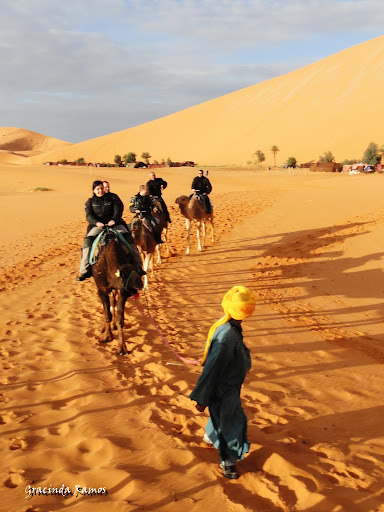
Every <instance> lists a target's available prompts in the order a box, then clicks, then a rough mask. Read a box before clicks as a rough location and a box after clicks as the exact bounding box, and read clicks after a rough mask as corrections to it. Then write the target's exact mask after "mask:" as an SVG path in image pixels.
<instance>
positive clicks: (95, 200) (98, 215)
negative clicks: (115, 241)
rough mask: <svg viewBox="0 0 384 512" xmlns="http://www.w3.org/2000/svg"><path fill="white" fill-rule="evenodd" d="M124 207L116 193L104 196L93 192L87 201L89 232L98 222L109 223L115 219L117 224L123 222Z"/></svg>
mask: <svg viewBox="0 0 384 512" xmlns="http://www.w3.org/2000/svg"><path fill="white" fill-rule="evenodd" d="M116 198H117V199H118V200H117V199H116ZM122 208H124V206H123V203H122V202H121V200H120V198H119V197H118V196H116V194H111V193H108V194H104V195H103V196H102V197H97V196H96V195H95V194H93V196H92V197H90V198H89V199H88V201H87V202H86V203H85V215H86V219H87V221H88V224H89V225H88V229H87V233H88V231H90V230H91V229H92V228H93V227H95V226H96V223H97V222H102V223H103V224H108V222H109V221H110V220H114V221H115V223H116V224H121V220H122V219H121V215H122V213H123V210H122Z"/></svg>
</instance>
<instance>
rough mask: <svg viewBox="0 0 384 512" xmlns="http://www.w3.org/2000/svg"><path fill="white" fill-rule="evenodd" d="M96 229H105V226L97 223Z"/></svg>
mask: <svg viewBox="0 0 384 512" xmlns="http://www.w3.org/2000/svg"><path fill="white" fill-rule="evenodd" d="M96 227H97V228H100V229H103V227H104V224H103V223H102V222H96Z"/></svg>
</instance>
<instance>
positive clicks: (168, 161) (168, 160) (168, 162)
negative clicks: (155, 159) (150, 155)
mask: <svg viewBox="0 0 384 512" xmlns="http://www.w3.org/2000/svg"><path fill="white" fill-rule="evenodd" d="M171 163H172V160H171V159H170V158H169V157H168V158H167V164H168V165H171Z"/></svg>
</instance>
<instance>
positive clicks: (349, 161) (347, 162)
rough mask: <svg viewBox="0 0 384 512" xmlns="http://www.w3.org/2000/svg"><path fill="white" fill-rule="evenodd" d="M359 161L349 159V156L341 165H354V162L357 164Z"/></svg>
mask: <svg viewBox="0 0 384 512" xmlns="http://www.w3.org/2000/svg"><path fill="white" fill-rule="evenodd" d="M357 163H358V160H348V158H346V159H345V160H343V161H342V162H341V165H352V164H357Z"/></svg>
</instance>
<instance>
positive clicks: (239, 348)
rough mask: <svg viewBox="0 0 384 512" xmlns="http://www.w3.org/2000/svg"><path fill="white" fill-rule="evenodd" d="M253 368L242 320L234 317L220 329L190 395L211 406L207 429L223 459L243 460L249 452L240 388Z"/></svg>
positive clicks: (217, 330) (212, 341) (197, 400)
mask: <svg viewBox="0 0 384 512" xmlns="http://www.w3.org/2000/svg"><path fill="white" fill-rule="evenodd" d="M250 367H251V357H250V353H249V350H248V348H247V347H246V346H245V345H244V343H243V336H242V330H241V325H240V322H238V321H236V320H234V319H231V320H230V321H229V322H226V323H225V324H223V325H220V326H219V327H218V328H217V329H216V331H215V334H214V335H213V337H212V340H211V345H210V348H209V351H208V356H207V360H206V362H205V365H204V369H203V371H202V373H201V375H200V377H199V379H198V381H197V383H196V386H195V389H194V390H193V391H192V393H191V394H190V395H189V398H190V399H191V400H196V402H197V403H198V404H200V405H203V406H207V407H208V408H209V414H210V418H209V420H208V423H207V426H206V429H205V431H206V433H207V435H208V437H209V438H210V440H211V441H212V443H213V445H214V446H215V448H217V449H218V450H219V452H220V457H221V460H226V459H228V458H235V459H243V458H244V454H245V453H247V452H248V451H249V446H250V443H249V441H248V439H247V417H246V415H245V413H244V411H243V409H242V407H241V402H240V390H241V386H242V384H243V382H244V379H245V376H246V373H247V372H248V370H249V369H250Z"/></svg>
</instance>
